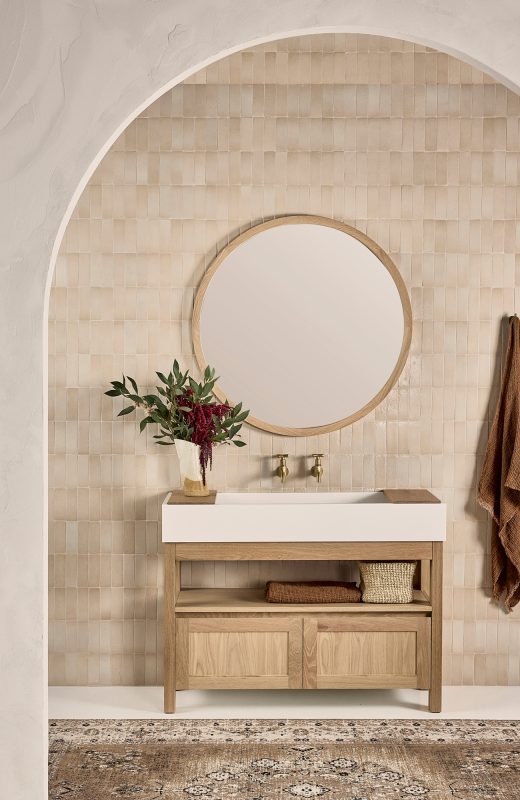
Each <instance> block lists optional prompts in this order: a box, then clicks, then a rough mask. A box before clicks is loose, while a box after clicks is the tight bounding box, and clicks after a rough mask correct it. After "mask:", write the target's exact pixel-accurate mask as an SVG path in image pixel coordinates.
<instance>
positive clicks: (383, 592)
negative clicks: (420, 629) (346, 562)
mask: <svg viewBox="0 0 520 800" xmlns="http://www.w3.org/2000/svg"><path fill="white" fill-rule="evenodd" d="M416 566H417V561H360V562H359V571H360V573H361V589H362V591H363V602H364V603H411V602H412V600H413V575H414V572H415V567H416Z"/></svg>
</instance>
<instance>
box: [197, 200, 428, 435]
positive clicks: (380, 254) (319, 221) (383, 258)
mask: <svg viewBox="0 0 520 800" xmlns="http://www.w3.org/2000/svg"><path fill="white" fill-rule="evenodd" d="M302 224H305V225H324V226H327V227H329V228H335V229H336V230H338V231H342V232H343V233H346V234H347V235H348V236H352V237H353V238H354V239H357V240H358V241H359V242H361V243H362V244H364V245H365V247H367V248H368V249H369V250H371V251H372V253H373V254H374V255H375V256H376V257H377V258H378V259H379V261H380V262H381V263H382V264H383V266H384V267H386V269H387V270H388V272H389V273H390V275H391V277H392V279H393V281H394V283H395V285H396V286H397V290H398V292H399V297H400V298H401V303H402V307H403V322H404V326H403V341H402V345H401V350H400V353H399V357H398V359H397V362H396V365H395V367H394V369H393V371H392V373H391V375H390V377H389V378H388V380H387V381H386V383H385V384H384V386H382V388H381V389H380V390H379V392H377V394H376V395H375V396H374V397H372V399H371V400H369V402H368V403H366V404H365V405H364V406H363V407H362V408H360V409H359V410H358V411H356V412H355V413H354V414H350V416H348V417H344V418H343V419H339V420H336V421H335V422H329V423H328V424H326V425H318V426H315V427H310V428H289V427H285V426H280V425H272V424H271V423H269V422H266V421H265V420H262V419H258V418H257V417H254V416H252V415H250V416H249V417H248V418H247V423H248V424H249V425H253V426H254V427H255V428H260V429H261V430H263V431H268V432H269V433H274V434H278V435H280V436H316V435H319V434H322V433H330V432H331V431H337V430H339V429H340V428H344V427H346V426H347V425H352V423H353V422H356V421H357V420H358V419H361V418H362V417H364V416H366V415H367V414H368V413H369V412H370V411H372V410H373V409H374V408H376V406H378V405H379V404H380V403H381V402H382V400H384V398H385V397H386V396H387V394H388V393H389V392H390V390H391V389H393V387H394V386H395V384H396V383H397V380H398V378H399V376H400V374H401V372H402V371H403V368H404V365H405V363H406V359H407V357H408V352H409V350H410V342H411V338H412V307H411V304H410V298H409V297H408V291H407V289H406V285H405V283H404V281H403V279H402V277H401V273H400V272H399V270H398V269H397V267H396V265H395V264H394V262H393V261H392V259H391V258H390V256H389V255H388V253H385V251H384V250H383V249H382V248H381V247H379V245H378V244H376V243H375V242H374V241H373V240H372V239H370V238H369V237H368V236H367V235H366V234H364V233H362V232H361V231H358V230H357V229H356V228H353V227H351V226H350V225H346V224H345V223H344V222H338V221H337V220H334V219H329V218H328V217H319V216H314V215H310V214H294V215H290V216H284V217H276V218H275V219H270V220H268V221H267V222H262V223H261V224H259V225H254V226H253V227H252V228H249V230H247V231H245V232H244V233H241V234H239V235H238V236H236V237H235V238H234V239H233V240H232V241H231V242H229V244H227V245H226V246H225V247H224V248H223V249H222V250H221V251H220V253H218V255H217V256H216V258H215V259H214V260H213V261H212V262H211V264H210V266H209V267H208V270H207V271H206V273H205V275H204V277H203V279H202V281H201V283H200V286H199V288H198V290H197V293H196V295H195V302H194V306H193V316H192V323H191V331H192V337H193V347H194V351H195V358H196V360H197V364H198V366H199V368H200V370H201V372H204V370H205V369H206V367H207V365H208V362H207V360H206V357H205V355H204V350H203V348H202V342H201V338H200V321H201V313H202V306H203V304H204V297H205V294H206V290H207V288H208V286H209V283H210V281H211V279H212V277H213V275H214V274H215V272H216V271H217V270H218V268H219V267H220V265H221V264H222V262H223V261H224V260H225V259H226V258H227V256H228V255H229V254H230V253H232V252H233V250H235V249H236V248H237V247H240V245H241V244H243V243H244V242H246V241H247V240H248V239H250V238H251V237H252V236H256V234H257V233H262V232H263V231H265V230H268V229H269V228H276V227H279V226H281V225H302ZM213 393H214V394H215V395H216V397H217V398H218V399H219V400H220V401H221V402H225V400H226V394H225V392H223V391H222V389H221V388H220V386H219V385H218V384H216V385H215V386H214V388H213Z"/></svg>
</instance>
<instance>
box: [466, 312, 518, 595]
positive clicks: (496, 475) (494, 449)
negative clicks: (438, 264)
mask: <svg viewBox="0 0 520 800" xmlns="http://www.w3.org/2000/svg"><path fill="white" fill-rule="evenodd" d="M477 500H478V502H479V503H480V505H481V506H483V507H484V508H485V509H486V510H487V511H489V513H490V514H491V516H492V517H493V531H492V539H491V576H492V580H493V596H494V598H495V599H496V600H499V599H500V597H501V595H502V594H504V605H505V607H506V609H507V610H508V611H511V609H512V608H513V606H515V605H516V604H517V603H518V602H519V601H520V513H519V512H520V319H518V317H513V318H512V319H511V321H510V323H509V340H508V344H507V353H506V358H505V362H504V374H503V377H502V386H501V389H500V397H499V399H498V405H497V409H496V412H495V418H494V420H493V425H492V428H491V433H490V434H489V442H488V446H487V450H486V457H485V459H484V466H483V468H482V475H481V477H480V483H479V486H478V493H477Z"/></svg>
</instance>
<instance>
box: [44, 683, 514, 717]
mask: <svg viewBox="0 0 520 800" xmlns="http://www.w3.org/2000/svg"><path fill="white" fill-rule="evenodd" d="M427 703H428V693H427V692H423V691H418V690H416V689H395V690H374V689H372V690H369V691H360V690H356V691H353V690H351V691H335V690H327V691H325V690H321V691H312V690H308V689H307V690H305V691H303V690H302V691H299V690H292V691H282V690H280V691H261V692H253V691H234V692H230V691H212V692H200V691H183V692H177V713H176V714H174V715H171V714H163V713H162V687H160V686H102V687H87V686H85V687H78V686H51V687H49V718H50V719H161V718H163V719H520V687H511V686H445V687H444V692H443V708H444V710H443V712H442V713H441V714H430V713H429V712H428V706H427Z"/></svg>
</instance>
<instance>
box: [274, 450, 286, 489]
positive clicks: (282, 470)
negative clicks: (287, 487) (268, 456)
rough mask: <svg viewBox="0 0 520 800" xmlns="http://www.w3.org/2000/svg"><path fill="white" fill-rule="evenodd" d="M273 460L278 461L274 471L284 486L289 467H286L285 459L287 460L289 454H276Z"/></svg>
mask: <svg viewBox="0 0 520 800" xmlns="http://www.w3.org/2000/svg"><path fill="white" fill-rule="evenodd" d="M275 458H279V459H280V463H279V465H278V467H277V469H276V474H277V475H278V477H279V478H280V480H281V482H282V484H284V483H285V481H286V480H287V476H288V474H289V467H288V466H287V459H288V458H289V453H277V454H276V456H275Z"/></svg>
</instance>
